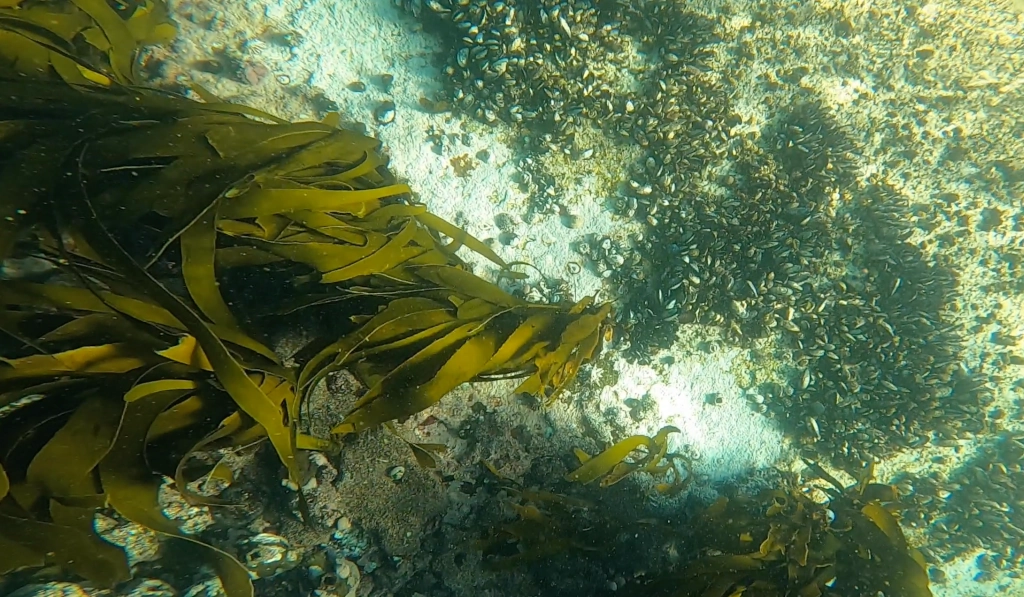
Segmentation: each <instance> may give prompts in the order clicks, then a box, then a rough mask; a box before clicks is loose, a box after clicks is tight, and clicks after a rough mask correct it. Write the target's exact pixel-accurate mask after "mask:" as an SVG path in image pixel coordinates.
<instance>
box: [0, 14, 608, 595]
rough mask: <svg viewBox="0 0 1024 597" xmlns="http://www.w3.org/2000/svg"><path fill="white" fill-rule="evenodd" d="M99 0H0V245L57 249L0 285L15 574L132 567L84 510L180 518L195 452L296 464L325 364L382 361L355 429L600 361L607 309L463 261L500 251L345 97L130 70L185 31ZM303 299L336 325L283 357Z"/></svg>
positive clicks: (223, 574) (121, 574)
mask: <svg viewBox="0 0 1024 597" xmlns="http://www.w3.org/2000/svg"><path fill="white" fill-rule="evenodd" d="M111 6H112V5H111V4H109V3H107V2H106V1H105V0H67V1H64V2H61V1H56V2H44V1H42V0H23V1H17V0H7V1H6V2H0V88H2V89H3V93H2V94H0V262H2V261H5V260H7V259H9V258H26V257H27V258H32V259H36V260H41V261H43V262H44V263H48V264H49V269H48V270H47V271H46V272H45V275H43V276H41V278H40V279H37V280H32V281H29V280H16V279H0V313H2V314H3V315H2V317H0V472H2V475H0V490H2V491H0V517H3V520H0V561H2V562H3V569H2V571H5V572H6V571H13V570H17V569H19V568H22V567H31V566H39V565H43V564H58V565H60V566H62V567H64V568H65V569H67V570H69V571H71V572H74V573H76V574H78V575H80V576H83V577H85V578H88V579H89V580H91V581H93V582H95V583H96V584H97V585H100V586H112V585H114V584H117V583H119V582H121V581H123V580H125V579H126V578H127V577H128V576H129V571H128V570H127V567H126V563H125V556H124V553H123V552H121V551H120V550H119V549H116V548H114V547H113V546H111V545H109V544H107V543H105V542H103V541H101V540H100V539H99V538H98V537H96V535H95V534H94V532H93V529H92V526H91V521H92V518H93V516H94V515H95V513H96V512H97V511H98V510H99V509H102V508H111V509H113V510H115V511H116V512H118V513H119V514H120V515H121V516H123V517H124V518H127V519H129V520H132V521H134V522H137V523H139V524H143V525H145V526H147V527H149V528H151V529H153V530H155V531H157V532H160V533H163V534H164V535H168V536H179V533H178V531H177V528H176V526H175V525H174V524H173V523H172V522H171V521H169V520H167V519H166V518H164V516H163V514H162V512H161V511H160V509H159V506H158V503H157V501H156V494H157V489H158V487H159V485H160V483H161V482H162V480H163V479H176V480H178V481H179V482H187V481H188V478H187V476H186V475H185V474H184V472H183V466H182V463H183V462H184V461H185V460H186V459H187V458H188V457H189V455H190V454H191V453H192V452H193V451H195V450H198V449H201V448H202V447H203V446H213V445H216V446H217V447H220V448H230V447H232V446H233V445H234V442H239V443H242V442H251V441H252V440H253V439H254V438H260V437H264V438H266V439H268V440H269V441H268V442H267V443H268V444H269V445H270V446H272V447H273V449H274V450H275V451H276V453H277V455H278V456H279V458H280V461H281V463H282V465H283V468H284V471H285V473H286V474H287V475H288V476H289V477H290V478H291V479H292V480H293V481H295V482H300V481H302V477H303V468H302V463H303V462H304V460H305V458H304V455H303V453H302V452H303V451H304V450H308V449H325V448H329V447H331V446H332V443H331V442H330V441H328V440H327V438H314V437H310V436H307V435H304V434H303V433H301V431H300V429H301V428H302V426H303V421H302V420H301V418H300V413H301V412H302V410H301V403H302V399H303V397H304V396H305V395H306V394H307V393H308V392H309V391H310V390H311V389H312V387H313V386H314V385H315V383H316V382H317V381H319V380H321V379H322V378H323V377H324V376H325V375H326V374H328V373H330V372H331V371H333V370H336V369H339V368H344V367H354V366H355V364H356V363H357V362H358V364H359V370H360V371H361V372H364V373H366V374H367V375H369V376H370V377H368V378H367V379H368V380H369V379H372V380H373V384H372V385H371V389H370V391H369V392H367V394H366V395H365V396H364V397H362V399H361V401H360V403H359V406H358V407H357V409H356V410H355V411H353V412H352V413H351V415H350V416H349V417H348V418H346V419H345V421H342V422H341V423H340V424H339V427H338V429H337V431H338V432H345V431H354V430H358V429H363V428H366V427H370V426H373V425H377V424H380V423H383V422H386V421H388V420H391V419H394V418H399V417H404V416H408V415H409V414H412V413H415V412H417V411H418V410H421V409H423V408H426V407H427V406H429V405H430V404H433V403H435V402H436V401H438V400H440V399H441V397H442V396H443V395H444V394H446V393H447V392H448V391H450V390H451V389H453V388H454V387H455V386H457V385H459V384H460V383H462V382H465V381H470V380H474V379H488V378H491V377H507V376H525V377H527V379H526V381H525V382H524V383H523V386H521V389H522V391H529V392H534V393H537V394H540V395H543V396H545V397H546V398H548V399H554V398H555V397H556V396H557V395H558V393H559V392H560V391H561V390H562V389H563V388H565V387H566V386H567V384H568V383H569V382H570V381H571V380H572V379H573V377H574V376H575V374H576V372H577V371H578V369H579V367H580V365H582V364H583V363H584V362H586V361H588V360H590V359H592V358H594V357H595V356H596V354H597V352H598V351H599V350H600V345H601V338H602V330H603V327H604V325H605V321H606V319H607V315H608V312H609V308H608V307H607V306H599V305H593V304H592V301H591V300H590V299H584V300H583V301H580V302H579V303H577V304H575V305H571V306H558V305H554V306H547V305H531V304H528V303H526V302H524V301H522V300H520V299H517V298H514V297H512V296H511V295H509V294H508V293H506V292H504V291H503V290H501V289H500V288H499V287H497V286H495V285H494V284H491V283H489V282H486V281H484V280H482V279H481V278H479V277H477V276H475V275H474V274H472V273H471V272H470V271H469V270H468V268H467V267H466V265H465V264H464V263H463V262H462V261H461V260H460V259H459V258H458V256H457V255H456V251H457V250H458V249H459V248H460V247H465V248H467V249H469V250H472V251H475V252H477V253H480V254H481V255H483V256H484V257H486V258H488V259H489V260H491V261H492V262H493V263H494V265H495V266H496V267H498V268H505V267H507V265H506V264H505V262H504V261H502V259H501V258H500V257H499V256H498V255H496V254H495V253H494V252H493V251H492V250H491V249H490V248H489V247H487V245H485V244H484V243H482V242H480V241H479V240H477V239H474V238H472V237H471V236H469V235H468V234H466V233H465V231H462V230H460V229H459V228H457V227H455V226H453V225H452V224H450V223H448V222H445V221H444V220H442V219H441V218H438V217H436V216H433V215H431V214H429V213H428V212H427V211H426V210H425V208H424V207H423V206H421V205H416V204H413V203H412V202H411V197H410V189H409V187H408V186H407V185H405V184H402V183H400V182H399V181H397V180H395V178H394V177H393V176H392V175H391V173H390V172H389V171H388V170H387V168H386V160H385V159H384V157H383V156H382V154H381V153H380V151H379V143H378V142H377V141H375V140H373V139H369V138H367V137H364V136H361V135H359V134H356V133H353V132H350V131H345V130H340V129H339V128H337V121H338V119H337V118H336V117H331V118H329V119H327V120H325V121H324V122H302V123H288V122H285V121H283V120H281V119H279V118H276V117H274V116H272V115H269V114H264V113H261V112H259V111H257V110H254V109H251V108H247V107H244V106H232V105H228V104H223V103H219V101H215V102H214V103H207V104H203V103H199V102H195V101H191V100H188V99H186V98H182V97H179V96H175V95H172V94H167V93H164V92H160V91H156V90H150V89H144V88H140V87H130V86H127V85H126V84H129V83H132V82H133V81H134V80H135V74H134V70H135V67H136V64H135V59H136V55H137V53H138V50H139V48H140V47H141V46H142V45H144V44H147V43H155V42H160V41H166V40H168V39H170V37H171V36H172V35H173V26H171V25H170V24H169V23H168V22H167V19H166V13H165V11H164V8H163V5H162V3H160V2H158V1H156V0H130V1H128V2H121V3H118V4H117V7H116V10H115V9H114V8H111ZM253 296H258V297H259V300H258V301H253ZM257 303H258V304H257ZM303 308H316V309H320V310H322V311H325V312H326V316H327V318H329V320H331V321H335V322H342V323H341V325H336V326H333V327H331V328H330V330H331V331H330V335H329V336H327V335H324V336H322V337H318V338H316V339H315V340H314V341H313V344H312V345H311V348H310V349H309V350H305V351H302V352H301V353H300V355H299V356H298V357H296V358H295V359H294V362H293V363H292V362H289V363H288V364H286V363H285V362H284V361H283V360H282V359H281V358H279V356H278V355H276V354H275V353H274V351H273V350H271V349H270V348H269V345H268V342H267V341H266V338H267V337H269V336H271V335H272V334H273V333H275V332H276V331H277V330H280V329H281V328H283V327H288V326H289V325H290V321H289V320H287V319H286V318H285V315H283V314H284V313H296V312H301V311H302V309H303ZM313 346H315V347H316V348H313ZM324 347H326V348H324ZM304 355H305V356H304ZM386 372H392V373H391V374H390V375H388V374H386ZM226 421H230V422H231V424H230V425H227V424H225V423H222V422H226ZM299 484H300V485H301V483H299ZM178 489H179V491H181V492H182V494H183V495H185V496H186V498H188V497H190V496H191V497H193V498H195V496H194V495H193V494H191V493H190V492H189V491H188V489H187V488H185V487H179V488H178ZM193 542H194V543H195V544H196V545H197V546H198V548H199V549H200V550H202V551H203V552H204V553H205V555H206V561H207V562H209V563H210V564H211V565H213V567H214V569H215V570H216V571H217V573H218V575H219V577H220V579H221V582H222V584H223V585H224V587H225V589H226V590H227V592H228V594H229V596H230V597H247V596H248V595H251V594H252V590H253V589H252V584H251V582H250V580H249V577H248V574H247V573H246V572H245V570H244V568H243V567H242V566H241V564H239V562H238V561H237V560H236V559H235V558H234V557H232V556H231V555H230V554H228V553H225V552H223V551H221V550H218V549H216V548H214V547H212V546H209V545H205V544H203V543H200V542H197V541H193Z"/></svg>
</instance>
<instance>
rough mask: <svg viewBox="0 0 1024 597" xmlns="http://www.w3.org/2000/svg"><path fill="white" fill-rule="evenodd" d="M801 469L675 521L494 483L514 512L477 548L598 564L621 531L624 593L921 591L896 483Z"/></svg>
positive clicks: (841, 595)
mask: <svg viewBox="0 0 1024 597" xmlns="http://www.w3.org/2000/svg"><path fill="white" fill-rule="evenodd" d="M807 465H808V468H807V477H806V478H804V479H802V480H799V479H786V480H784V481H782V482H781V484H780V485H779V486H778V487H776V488H774V489H767V490H764V491H763V492H761V493H760V494H758V495H755V496H745V495H738V496H733V497H726V496H722V497H720V498H719V499H718V500H716V501H715V502H714V503H712V504H711V505H709V506H706V507H702V508H700V509H699V510H697V511H695V512H693V513H692V514H690V515H688V516H674V517H673V518H675V520H665V519H657V518H655V519H652V518H636V519H634V518H632V517H631V516H623V515H622V514H621V513H620V512H616V511H615V510H614V509H613V508H610V507H609V506H608V504H605V503H603V502H602V501H601V500H600V496H597V499H592V497H593V496H590V495H588V496H586V497H580V496H577V495H565V494H561V493H555V492H552V491H546V490H538V489H531V488H525V487H522V486H519V485H518V484H515V483H512V482H511V481H509V480H507V479H502V482H503V484H504V486H505V491H506V493H507V495H508V499H507V501H508V505H509V507H510V510H511V512H512V515H513V518H514V519H513V520H512V521H510V522H507V523H505V524H502V525H499V526H498V527H497V528H495V529H492V531H491V532H489V533H488V535H487V538H486V539H484V540H482V541H480V542H479V543H478V547H479V548H480V549H481V550H483V553H484V555H485V558H486V560H485V561H486V562H488V563H489V565H491V566H492V567H494V568H496V569H499V570H505V569H509V568H512V567H514V566H518V565H522V564H524V563H527V562H537V561H538V560H543V559H548V560H551V559H555V558H557V557H559V556H564V555H566V554H572V555H573V556H576V557H581V558H584V559H594V560H600V559H601V558H603V557H607V555H608V554H609V553H610V551H611V550H612V549H613V548H612V545H614V544H615V543H620V542H622V541H624V540H625V539H622V537H623V536H625V537H628V538H630V540H632V541H636V542H637V543H636V544H635V545H634V547H633V551H632V552H631V553H630V554H629V555H628V556H625V560H626V561H627V562H632V565H629V564H627V565H626V566H627V568H626V569H623V568H622V565H623V564H622V563H621V562H619V564H618V566H619V567H618V568H617V569H618V570H620V571H622V573H623V574H624V575H626V576H627V577H628V575H629V568H632V569H633V571H632V577H633V578H632V579H631V580H628V581H624V583H623V585H621V586H617V587H616V588H615V589H613V590H615V591H616V592H617V593H624V594H626V595H653V596H662V595H664V596H680V597H682V596H689V595H700V596H702V597H728V596H737V595H757V596H762V597H768V596H784V595H800V596H820V597H824V596H830V597H877V595H879V594H884V595H887V596H889V597H928V596H930V595H931V590H930V588H929V581H928V575H927V572H926V570H927V566H926V564H925V562H924V559H923V557H922V556H921V554H920V553H918V551H917V550H915V549H913V548H911V547H909V546H908V544H907V540H906V537H905V536H904V535H903V532H902V530H901V529H900V526H899V523H898V519H897V516H898V512H899V511H900V510H901V508H903V507H904V504H902V503H901V500H900V498H899V495H898V492H897V490H896V488H895V487H894V486H892V485H884V484H880V483H875V482H873V479H872V474H873V473H872V467H871V466H870V465H869V466H867V467H866V468H865V469H864V470H862V471H861V473H860V476H859V478H858V481H857V482H856V483H855V484H854V485H853V486H850V487H844V486H843V485H842V484H841V483H839V481H837V480H836V479H835V478H834V477H832V475H830V474H829V473H827V472H826V471H825V470H824V469H823V468H822V467H821V466H820V465H818V464H817V463H814V462H810V461H808V462H807ZM821 481H823V482H824V484H822V483H821ZM574 493H575V492H574ZM667 550H670V551H671V552H672V553H674V554H676V555H675V557H674V558H671V561H670V562H668V563H666V564H664V565H654V564H644V563H643V562H641V561H638V560H642V559H643V558H644V557H652V558H653V559H657V556H655V555H654V554H658V553H664V552H665V551H667ZM648 553H649V554H650V555H645V554H648ZM609 594H610V593H609Z"/></svg>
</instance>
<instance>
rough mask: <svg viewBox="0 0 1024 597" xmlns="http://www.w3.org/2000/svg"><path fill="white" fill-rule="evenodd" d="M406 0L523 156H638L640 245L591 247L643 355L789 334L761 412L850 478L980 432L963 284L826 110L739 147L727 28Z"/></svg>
mask: <svg viewBox="0 0 1024 597" xmlns="http://www.w3.org/2000/svg"><path fill="white" fill-rule="evenodd" d="M396 2H398V3H399V4H400V5H402V6H403V7H405V8H407V9H408V10H409V11H410V12H411V13H412V14H414V15H417V16H418V17H419V18H420V19H421V20H422V21H423V22H424V24H425V25H427V24H429V25H430V26H431V27H432V28H433V29H434V30H435V31H437V32H438V33H439V34H441V35H443V36H447V39H448V40H449V41H450V42H451V43H450V45H449V46H447V47H450V48H451V53H450V55H448V56H446V58H445V59H446V64H445V67H444V69H445V73H446V75H447V76H448V77H449V81H450V83H449V88H448V92H449V93H450V96H451V97H450V98H449V100H450V101H451V103H452V105H453V106H455V107H456V108H457V109H460V110H463V111H465V112H466V113H468V114H469V115H471V116H473V117H476V118H478V119H480V120H481V121H483V122H495V121H498V120H501V121H504V122H506V123H509V124H511V125H513V126H514V127H516V128H517V130H518V131H520V132H521V133H522V134H521V135H519V138H520V139H522V141H523V144H524V146H523V149H525V150H528V151H529V152H530V153H535V152H538V151H539V152H544V151H562V152H564V153H566V154H569V155H579V154H583V153H584V152H587V151H588V150H587V148H585V147H580V146H577V145H576V138H577V136H576V132H577V131H578V130H579V129H580V127H592V128H597V129H600V130H602V131H604V133H605V134H606V135H608V137H609V138H610V139H612V140H617V141H621V142H622V143H624V144H629V145H631V146H634V147H640V148H642V150H643V152H644V153H643V155H642V157H641V159H640V161H639V162H638V163H635V164H624V165H623V170H624V172H625V175H624V176H623V180H622V184H621V188H620V190H619V192H618V197H617V198H616V199H615V201H614V203H615V208H616V210H617V211H618V213H619V214H620V215H622V216H625V217H628V218H635V219H636V220H638V221H639V222H641V223H643V224H645V225H646V230H645V232H644V233H642V234H639V235H635V236H634V237H632V238H630V239H627V240H626V241H612V240H610V239H607V238H593V239H587V240H585V241H584V242H583V243H581V244H580V245H579V248H580V249H581V250H580V253H582V254H583V257H584V258H585V259H587V260H589V264H590V265H591V266H593V267H594V269H595V270H597V271H598V272H599V273H600V274H601V275H602V277H604V278H605V279H606V280H607V284H608V287H609V289H610V290H611V294H612V295H613V296H614V297H616V299H617V301H618V309H617V313H616V318H617V324H618V326H619V328H620V330H621V332H622V333H623V335H624V336H625V337H626V338H627V341H628V343H629V347H628V349H627V355H629V356H631V358H635V359H637V360H645V359H649V358H651V355H652V353H653V352H654V351H655V350H656V349H657V348H663V347H668V346H670V345H671V344H672V343H673V342H674V340H675V338H676V334H677V331H678V329H679V326H680V325H684V324H690V323H695V324H704V325H714V326H718V327H720V328H721V329H722V330H723V331H724V332H725V334H726V336H727V337H729V338H731V339H732V340H733V341H736V342H743V341H747V340H750V339H758V338H766V337H773V338H776V339H778V341H779V343H780V345H781V346H782V347H783V348H785V349H788V350H791V351H792V362H793V364H794V367H793V371H792V376H791V379H790V380H789V382H788V383H786V384H773V385H771V386H770V387H765V388H761V392H760V393H759V395H760V396H761V397H763V399H764V400H763V401H762V402H761V403H759V408H763V409H766V410H767V412H768V413H769V414H771V415H772V416H775V417H778V418H779V419H781V420H782V421H784V422H785V423H787V425H788V426H789V428H790V429H791V430H792V431H794V432H795V433H796V434H797V435H798V437H800V438H801V439H802V440H803V441H804V443H805V444H806V448H807V451H808V453H814V454H818V455H822V454H827V455H829V456H831V457H838V458H839V459H840V460H845V461H848V462H850V463H857V462H859V461H862V460H865V459H868V458H872V457H878V456H881V455H884V454H886V453H889V452H891V451H892V450H894V449H897V448H899V447H904V446H911V447H913V446H920V445H923V444H925V443H928V442H932V441H934V442H944V441H953V440H955V439H956V438H961V437H964V436H965V435H967V434H970V433H973V432H977V431H979V430H980V429H981V427H982V425H983V419H984V417H982V416H979V413H981V408H982V406H984V400H985V398H984V396H985V395H986V394H987V393H988V387H987V385H986V384H985V382H984V380H982V379H976V378H974V377H972V376H970V375H969V374H967V373H965V372H964V371H963V370H962V368H961V367H960V361H961V353H962V340H961V338H960V335H959V329H958V328H957V326H955V325H953V324H952V323H950V321H949V319H948V314H947V308H948V302H949V300H950V298H951V296H952V293H953V292H954V291H955V287H956V279H955V276H954V275H953V274H952V273H951V271H950V270H949V269H948V268H946V267H944V266H942V265H941V264H933V263H931V262H929V261H928V260H927V259H926V258H925V256H924V255H923V254H922V252H921V251H920V249H918V248H917V247H916V246H915V245H913V244H911V243H910V242H908V236H909V235H910V233H911V232H912V229H911V228H910V224H908V223H905V222H907V221H908V220H909V218H910V215H909V214H910V212H909V209H908V208H907V206H906V201H905V200H904V199H903V198H902V197H901V195H900V194H899V192H898V191H897V190H896V189H893V188H890V187H888V186H886V185H885V184H884V183H883V182H881V181H869V182H867V183H862V182H859V181H858V180H857V176H856V175H857V164H858V160H859V156H858V155H857V148H856V144H855V143H854V142H853V141H852V140H851V137H850V135H849V134H848V132H847V131H846V130H844V129H843V127H841V126H840V125H839V124H838V123H837V121H836V119H835V117H834V116H833V114H832V113H831V112H830V110H829V109H828V108H827V107H826V106H824V105H822V104H821V103H820V102H819V101H817V100H815V99H813V98H806V99H800V98H801V97H806V93H804V92H796V93H791V95H790V96H787V97H789V98H793V97H795V98H796V99H795V100H794V101H791V105H787V106H784V107H783V108H782V109H780V110H779V111H780V112H781V114H778V115H776V116H774V117H773V118H771V120H770V121H769V122H768V123H766V124H765V125H764V126H762V128H761V130H760V135H740V134H736V133H735V132H734V131H737V130H739V129H737V127H736V125H737V124H738V123H739V122H740V119H739V118H738V117H736V116H735V115H734V111H733V109H732V108H731V106H730V100H729V92H728V90H726V89H723V87H722V85H721V84H720V82H719V81H720V80H721V79H722V78H723V77H721V76H719V74H717V73H716V72H715V71H714V68H713V66H712V65H713V64H714V62H715V61H714V57H715V52H723V51H725V49H724V48H725V44H722V43H720V42H719V40H718V38H717V35H716V32H717V31H719V30H720V29H721V28H720V27H719V23H718V22H717V21H715V20H714V19H710V18H708V17H705V16H702V15H698V14H695V13H692V12H689V11H688V10H686V9H685V8H684V7H683V6H682V5H681V4H680V3H678V2H669V1H664V0H648V1H645V2H631V1H626V0H606V1H597V0H593V1H591V0H519V1H513V0H396ZM780 104H782V102H780ZM527 176H528V177H529V175H527ZM533 180H534V181H535V182H536V181H537V180H544V179H543V178H541V179H538V178H536V177H534V178H533ZM542 186H543V185H542ZM549 186H550V185H549ZM544 191H545V189H540V188H538V192H537V193H536V195H537V197H538V202H540V203H546V202H550V201H551V197H553V196H554V195H556V194H557V193H553V192H547V193H545V192H544ZM901 222H904V223H901ZM625 243H628V244H629V245H630V246H625Z"/></svg>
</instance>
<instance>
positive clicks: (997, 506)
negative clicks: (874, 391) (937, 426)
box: [900, 433, 1024, 581]
mask: <svg viewBox="0 0 1024 597" xmlns="http://www.w3.org/2000/svg"><path fill="white" fill-rule="evenodd" d="M1021 462H1024V435H1021V434H1020V433H1001V434H999V435H998V436H996V437H994V438H992V439H991V440H989V441H986V442H984V444H983V445H982V446H981V447H980V449H979V450H978V451H977V452H976V453H975V454H974V455H973V456H972V457H971V458H969V459H967V460H966V461H965V462H964V463H963V464H962V465H960V466H958V467H957V468H956V469H954V470H953V471H951V472H950V474H948V475H943V474H938V473H935V472H932V473H930V474H928V475H923V476H906V478H904V479H903V480H902V481H901V482H900V485H902V486H904V489H903V490H901V491H903V492H904V493H906V494H907V495H908V498H907V499H906V500H905V502H907V508H906V509H905V510H904V512H903V516H902V520H903V522H904V523H905V524H908V525H910V526H911V527H924V526H928V527H930V533H929V536H930V539H931V544H930V545H928V546H925V547H924V548H923V549H922V551H923V552H924V554H925V555H926V556H927V557H928V558H929V559H931V560H932V561H934V562H942V561H947V562H948V561H951V560H953V559H954V558H957V557H959V556H963V555H966V554H970V553H974V552H975V551H976V550H977V549H979V548H981V549H983V550H984V551H983V553H982V554H981V555H979V556H978V557H977V559H976V563H977V565H978V568H980V573H979V576H978V578H977V580H979V581H991V580H994V579H995V578H996V577H997V576H998V574H997V573H999V572H1002V573H1004V574H1009V575H1011V576H1013V577H1015V578H1019V577H1020V575H1021V570H1022V569H1024V550H1022V549H1021V545H1022V544H1024V512H1022V511H1021V509H1020V508H1019V507H1018V506H1019V504H1021V503H1024V468H1022V466H1021Z"/></svg>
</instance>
